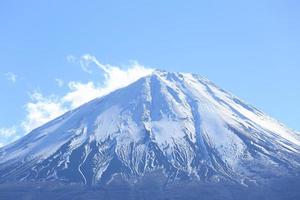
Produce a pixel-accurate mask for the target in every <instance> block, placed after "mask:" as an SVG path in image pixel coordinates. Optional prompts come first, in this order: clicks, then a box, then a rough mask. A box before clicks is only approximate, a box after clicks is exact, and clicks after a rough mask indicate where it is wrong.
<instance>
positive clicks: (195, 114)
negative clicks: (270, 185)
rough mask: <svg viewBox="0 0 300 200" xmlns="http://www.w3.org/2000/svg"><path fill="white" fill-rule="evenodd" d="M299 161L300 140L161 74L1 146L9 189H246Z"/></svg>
mask: <svg viewBox="0 0 300 200" xmlns="http://www.w3.org/2000/svg"><path fill="white" fill-rule="evenodd" d="M116 81H118V80H116ZM299 153H300V136H299V134H298V133H296V132H293V131H291V130H290V129H288V128H286V127H285V126H283V125H282V124H280V123H279V122H277V121H276V120H274V119H272V118H270V117H269V116H267V115H266V114H264V113H263V112H261V111H259V110H257V109H255V108H254V107H252V106H250V105H247V104H246V103H244V102H242V101H241V100H239V99H238V98H237V97H235V96H233V95H231V94H229V93H227V92H225V91H224V90H222V89H220V88H219V87H217V86H216V85H215V84H213V83H212V82H210V81H209V80H207V79H205V78H202V77H200V76H198V75H194V74H189V73H170V72H165V71H159V70H156V71H154V72H153V73H152V74H151V75H149V76H146V77H143V78H141V79H139V80H138V81H136V82H134V83H132V84H131V85H129V86H127V87H124V88H121V89H118V90H116V91H114V92H112V93H110V94H108V95H106V96H104V97H101V98H97V99H94V100H93V101H91V102H88V103H86V104H84V105H82V106H80V107H79V108H77V109H75V110H72V111H69V112H67V113H65V114H64V115H62V116H60V117H58V118H57V119H55V120H53V121H51V122H49V123H47V124H45V125H44V126H42V127H40V128H37V129H35V130H34V131H32V132H31V133H29V134H28V135H26V136H25V137H23V138H21V139H19V140H18V141H16V142H14V143H12V144H10V145H8V146H5V147H3V148H1V149H0V181H1V182H2V183H4V182H15V181H17V182H20V181H21V182H25V181H41V182H43V181H61V182H64V183H81V184H85V185H96V184H110V183H114V182H115V181H118V180H122V181H126V182H130V183H136V182H138V181H139V180H140V179H142V178H143V177H146V176H147V177H149V176H153V177H154V176H155V177H160V180H164V184H166V185H168V184H172V183H176V182H180V181H187V180H192V181H200V182H207V183H208V182H214V183H216V182H222V181H229V182H235V183H239V184H241V185H245V186H247V185H249V184H256V183H260V182H264V181H265V180H267V179H268V178H269V177H281V176H283V177H284V176H293V175H297V174H298V173H299V169H300V154H299Z"/></svg>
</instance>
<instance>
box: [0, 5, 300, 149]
mask: <svg viewBox="0 0 300 200" xmlns="http://www.w3.org/2000/svg"><path fill="white" fill-rule="evenodd" d="M299 10H300V3H299V1H297V0H286V1H282V0H251V1H250V0H249V1H238V0H228V1H215V0H211V1H199V0H197V1H153V0H152V1H99V0H91V1H82V0H78V1H71V0H64V1H61V0H59V1H58V0H51V1H38V0H35V1H33V0H28V1H16V0H3V1H1V2H0V24H1V28H0V58H1V65H0V90H1V94H2V95H1V98H0V111H1V118H0V145H1V143H2V145H3V144H5V143H8V142H10V141H11V140H13V139H14V138H16V137H15V135H17V136H19V135H22V134H24V133H23V132H24V127H23V126H22V123H23V125H24V121H26V119H28V118H30V116H29V115H30V114H32V113H30V109H38V107H39V106H43V105H44V104H47V103H48V104H47V106H49V104H50V105H52V104H51V103H53V102H54V104H55V103H56V104H57V102H58V101H60V100H57V99H59V98H62V97H64V96H66V95H67V94H69V93H70V92H72V91H73V92H74V91H75V90H76V89H78V87H80V86H82V87H83V89H86V88H88V89H90V90H89V91H93V89H95V88H96V89H97V87H100V85H101V83H103V80H104V77H105V76H104V73H103V70H101V69H100V70H99V69H96V67H95V64H94V66H89V67H90V69H89V70H92V71H93V73H86V71H84V70H83V69H82V65H80V61H81V59H82V56H83V55H86V54H89V55H94V56H96V57H97V59H98V60H100V61H101V63H108V64H110V65H116V66H121V67H122V68H123V69H125V68H130V67H132V66H133V65H134V62H132V61H133V60H135V61H138V62H139V63H140V64H141V65H145V66H150V67H156V68H161V69H165V70H169V71H183V72H192V73H197V74H200V75H203V76H205V77H207V78H209V79H210V80H212V81H214V82H215V83H216V84H217V85H219V86H221V87H222V88H224V89H225V90H228V91H230V92H232V93H233V94H235V95H237V96H239V97H240V98H242V99H243V100H245V101H246V102H248V103H250V104H252V105H255V106H256V107H258V108H259V109H261V110H263V111H265V112H266V113H268V114H269V115H271V116H273V117H275V118H277V119H279V120H280V121H282V122H283V123H285V124H286V125H287V126H289V127H290V128H293V129H296V130H300V125H299V121H300V116H299V113H300V106H299V102H300V84H299V75H300V66H299V65H300V56H299V54H300V37H299V35H300V12H299ZM85 61H87V60H85ZM81 64H82V63H81ZM58 80H59V81H58ZM71 81H72V83H73V85H72V84H71V85H70V82H71ZM104 81H105V80H104ZM79 83H80V84H82V85H79ZM88 83H90V85H88ZM76 84H77V85H76ZM92 84H93V85H92ZM72 86H73V88H72ZM77 86H78V87H77ZM70 87H71V88H70ZM78 91H79V90H77V92H78ZM74 98H75V97H74ZM30 103H33V104H30ZM37 103H44V104H39V105H37ZM69 103H70V102H69ZM71 103H72V102H71ZM73 103H74V102H73ZM54 104H53V105H52V106H53V107H51V106H50V107H51V109H52V110H55V109H56V108H57V107H56V106H57V105H56V104H55V105H54ZM30 106H31V107H30ZM34 106H37V107H34ZM64 109H67V108H64ZM60 111H61V110H60ZM31 117H32V116H31ZM35 117H36V116H35ZM1 131H2V132H1ZM9 131H10V132H9ZM1 134H2V135H1ZM4 135H6V136H4ZM7 135H9V136H7ZM3 137H6V139H3ZM1 138H2V139H1Z"/></svg>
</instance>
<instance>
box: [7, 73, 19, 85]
mask: <svg viewBox="0 0 300 200" xmlns="http://www.w3.org/2000/svg"><path fill="white" fill-rule="evenodd" d="M5 76H6V78H7V80H9V81H10V82H12V83H15V82H16V81H17V75H16V74H15V73H12V72H7V73H6V74H5Z"/></svg>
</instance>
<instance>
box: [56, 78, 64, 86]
mask: <svg viewBox="0 0 300 200" xmlns="http://www.w3.org/2000/svg"><path fill="white" fill-rule="evenodd" d="M55 82H56V84H57V85H58V87H62V86H64V81H63V80H62V79H60V78H56V79H55Z"/></svg>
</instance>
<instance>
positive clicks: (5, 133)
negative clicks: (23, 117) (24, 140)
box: [0, 126, 20, 147]
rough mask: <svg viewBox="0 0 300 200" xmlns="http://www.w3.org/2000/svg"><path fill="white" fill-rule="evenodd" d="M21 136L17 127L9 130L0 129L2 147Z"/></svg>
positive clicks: (0, 145) (0, 144)
mask: <svg viewBox="0 0 300 200" xmlns="http://www.w3.org/2000/svg"><path fill="white" fill-rule="evenodd" d="M19 137H20V135H19V134H18V132H17V128H16V127H15V126H13V127H9V128H0V147H2V146H4V145H5V144H7V143H9V142H12V141H14V140H16V139H18V138H19Z"/></svg>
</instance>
